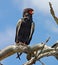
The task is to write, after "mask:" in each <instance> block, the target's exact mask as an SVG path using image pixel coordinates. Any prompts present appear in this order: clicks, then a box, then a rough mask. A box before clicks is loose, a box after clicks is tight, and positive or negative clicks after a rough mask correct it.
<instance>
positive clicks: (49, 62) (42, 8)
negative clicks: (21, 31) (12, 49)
mask: <svg viewBox="0 0 58 65" xmlns="http://www.w3.org/2000/svg"><path fill="white" fill-rule="evenodd" d="M49 1H50V0H0V49H3V48H5V47H6V46H8V45H12V44H14V43H15V42H14V39H15V30H16V24H17V21H18V20H19V19H20V18H22V12H23V9H24V8H26V7H31V8H33V9H34V15H33V20H34V22H35V32H34V35H33V38H32V40H31V43H30V45H34V44H37V43H40V42H45V40H46V39H47V38H48V37H49V36H50V37H51V39H50V41H49V42H48V43H47V45H49V46H51V45H53V44H54V43H55V42H56V41H57V40H58V36H57V35H58V25H57V24H56V22H55V21H54V19H53V17H52V16H51V14H50V11H49V4H48V2H49ZM50 2H51V3H52V4H53V8H54V10H55V13H56V16H58V0H51V1H50ZM41 60H42V61H43V62H44V63H46V65H58V64H57V63H58V61H57V60H56V59H55V58H54V57H45V58H42V59H41ZM26 61H27V60H26V55H25V54H23V55H22V56H21V61H19V60H18V59H16V54H14V55H12V56H10V57H8V58H6V59H4V60H3V61H2V63H3V64H4V65H14V64H15V65H22V64H23V63H25V62H26ZM35 65H41V64H40V63H39V61H37V62H36V64H35Z"/></svg>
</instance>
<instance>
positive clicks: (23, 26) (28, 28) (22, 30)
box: [15, 8, 34, 45]
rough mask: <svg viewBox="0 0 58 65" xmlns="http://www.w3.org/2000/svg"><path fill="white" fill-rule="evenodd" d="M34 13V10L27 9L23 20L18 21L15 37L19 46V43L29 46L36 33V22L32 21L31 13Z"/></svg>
mask: <svg viewBox="0 0 58 65" xmlns="http://www.w3.org/2000/svg"><path fill="white" fill-rule="evenodd" d="M30 11H31V12H32V11H33V9H31V8H26V9H24V12H23V18H21V19H20V20H19V21H18V24H17V27H16V36H15V42H16V43H17V44H18V43H19V42H22V43H25V44H27V45H28V44H29V43H30V41H31V39H32V35H33V32H34V22H33V19H32V14H30V13H29V12H30Z"/></svg>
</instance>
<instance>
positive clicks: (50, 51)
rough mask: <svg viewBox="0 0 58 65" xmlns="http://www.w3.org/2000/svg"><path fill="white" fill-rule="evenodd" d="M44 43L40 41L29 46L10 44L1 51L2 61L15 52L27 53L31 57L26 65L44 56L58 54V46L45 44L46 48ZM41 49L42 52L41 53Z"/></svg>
mask: <svg viewBox="0 0 58 65" xmlns="http://www.w3.org/2000/svg"><path fill="white" fill-rule="evenodd" d="M43 45H44V43H43V44H42V43H40V44H37V45H34V46H27V45H21V44H20V45H19V46H17V45H10V46H8V47H6V48H4V49H2V50H1V51H0V61H1V60H4V59H5V58H7V57H9V56H11V55H13V54H14V53H17V52H22V53H26V54H27V57H29V59H28V58H27V60H28V61H27V62H26V63H25V64H24V65H32V64H34V63H35V62H36V61H38V60H40V59H41V58H43V57H47V56H55V55H56V54H58V47H57V48H56V50H55V48H51V47H49V46H47V45H45V46H44V48H43V49H42V47H43ZM41 49H42V52H41V53H40V50H41ZM39 53H40V54H39Z"/></svg>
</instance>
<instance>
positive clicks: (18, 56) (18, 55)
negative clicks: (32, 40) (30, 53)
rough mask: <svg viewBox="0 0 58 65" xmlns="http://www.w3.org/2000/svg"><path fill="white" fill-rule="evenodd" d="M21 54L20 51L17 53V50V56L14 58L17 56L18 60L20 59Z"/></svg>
mask: <svg viewBox="0 0 58 65" xmlns="http://www.w3.org/2000/svg"><path fill="white" fill-rule="evenodd" d="M21 54H22V53H20V54H19V53H18V52H17V57H16V58H19V60H21V59H20V56H21Z"/></svg>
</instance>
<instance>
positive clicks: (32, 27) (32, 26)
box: [29, 22, 35, 42]
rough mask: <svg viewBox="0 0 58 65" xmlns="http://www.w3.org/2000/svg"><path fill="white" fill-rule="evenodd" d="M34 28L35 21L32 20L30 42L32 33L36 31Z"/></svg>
mask: <svg viewBox="0 0 58 65" xmlns="http://www.w3.org/2000/svg"><path fill="white" fill-rule="evenodd" d="M34 29H35V23H34V22H32V24H31V31H30V36H29V42H30V40H31V39H32V35H33V33H34Z"/></svg>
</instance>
